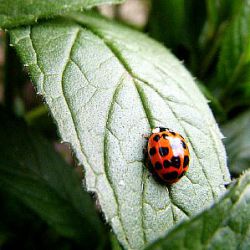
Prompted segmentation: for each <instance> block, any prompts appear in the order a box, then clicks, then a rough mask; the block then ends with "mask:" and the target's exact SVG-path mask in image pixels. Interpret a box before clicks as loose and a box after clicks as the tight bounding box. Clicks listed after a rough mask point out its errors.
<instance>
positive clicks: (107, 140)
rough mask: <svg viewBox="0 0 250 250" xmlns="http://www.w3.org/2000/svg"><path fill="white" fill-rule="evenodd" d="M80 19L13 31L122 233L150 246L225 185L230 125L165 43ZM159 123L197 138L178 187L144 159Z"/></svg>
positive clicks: (127, 241)
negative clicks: (225, 138)
mask: <svg viewBox="0 0 250 250" xmlns="http://www.w3.org/2000/svg"><path fill="white" fill-rule="evenodd" d="M71 19H72V21H67V20H65V21H63V20H62V19H60V20H57V21H52V22H46V23H42V24H40V25H36V26H34V27H23V28H20V29H15V30H13V31H12V32H11V40H12V43H13V44H14V46H15V47H16V49H17V51H18V53H19V55H20V57H21V59H22V61H23V63H24V64H25V65H27V67H28V70H29V73H30V75H31V77H32V79H33V82H34V84H35V86H36V88H37V90H38V93H39V94H41V95H43V97H44V98H45V101H46V102H47V104H48V106H49V109H50V110H51V112H52V114H53V117H54V118H55V120H56V122H57V125H58V128H59V132H60V134H61V136H62V139H63V140H64V141H66V142H69V143H70V144H71V145H72V147H73V150H74V151H75V153H76V155H77V157H78V159H79V161H80V163H82V164H83V166H84V168H85V173H86V184H87V188H88V190H90V191H93V192H96V193H97V195H98V199H99V202H100V205H101V208H102V211H103V212H104V214H105V216H106V219H107V221H108V222H109V223H110V224H111V226H112V228H113V230H114V232H115V233H116V235H117V237H118V239H119V241H120V242H121V243H122V244H123V246H125V247H126V248H131V249H138V248H142V247H144V246H145V245H146V244H148V243H150V242H152V241H153V240H155V239H156V238H158V237H159V236H161V235H163V234H165V232H166V231H167V230H168V229H170V228H172V227H173V226H174V225H175V224H176V223H178V222H179V221H181V220H182V219H187V218H189V217H190V216H192V215H194V214H196V213H198V212H199V211H201V210H203V209H204V208H205V207H208V206H210V205H211V203H213V202H214V201H215V200H217V199H218V198H219V197H220V196H221V195H222V194H223V193H224V192H225V187H224V184H225V183H227V182H228V181H230V178H229V173H228V169H227V167H226V162H225V151H224V147H223V145H222V143H221V139H220V137H221V134H220V131H219V129H218V127H217V124H216V123H215V120H214V118H213V116H212V113H211V111H210V109H209V107H208V105H207V103H206V100H205V98H204V97H203V96H202V94H201V93H200V92H199V89H198V88H197V86H196V84H195V83H194V81H193V78H192V77H191V76H190V74H189V73H188V72H187V71H186V70H185V69H184V67H183V66H182V65H181V63H180V62H179V61H178V60H176V58H175V57H173V55H172V54H171V53H169V52H168V51H167V50H166V49H165V48H164V47H162V46H161V45H159V44H158V43H156V42H155V41H153V40H151V39H149V38H148V37H147V36H145V35H143V34H140V33H139V32H136V31H133V30H132V29H130V28H127V27H125V26H122V25H118V24H115V23H112V22H109V21H107V20H105V19H103V18H101V17H99V16H95V15H94V16H93V15H91V14H85V15H82V14H79V15H72V16H71ZM73 20H75V22H74V21H73ZM154 126H166V127H170V128H172V129H174V130H176V131H178V132H180V133H181V134H182V135H183V136H185V137H186V138H187V140H188V143H189V144H190V151H191V165H190V170H189V172H188V174H187V176H186V177H183V178H182V179H181V180H180V181H179V182H178V183H177V184H176V185H172V186H171V187H170V188H167V187H166V186H163V185H160V184H159V183H157V182H156V181H155V180H154V179H153V178H152V176H151V175H150V174H149V172H148V171H147V170H146V168H145V166H144V164H143V162H144V155H143V147H144V146H145V139H144V138H143V136H142V135H143V134H147V133H149V132H150V128H152V127H154ZM214 173H216V174H214Z"/></svg>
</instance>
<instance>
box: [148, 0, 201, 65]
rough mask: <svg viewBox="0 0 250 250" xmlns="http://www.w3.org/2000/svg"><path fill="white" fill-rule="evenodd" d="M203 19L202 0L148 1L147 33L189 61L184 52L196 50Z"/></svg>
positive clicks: (189, 62) (188, 62)
mask: <svg viewBox="0 0 250 250" xmlns="http://www.w3.org/2000/svg"><path fill="white" fill-rule="evenodd" d="M204 22H205V4H204V1H199V0H198V1H197V0H189V1H186V0H168V1H166V0H158V1H152V10H151V15H150V18H149V24H148V28H149V34H150V35H151V36H152V37H154V38H155V39H157V40H159V41H161V42H163V43H164V44H165V45H166V46H167V47H169V48H171V49H172V50H173V52H174V53H175V54H176V55H177V56H180V58H181V59H182V60H183V59H185V63H186V64H192V63H194V62H191V61H190V60H194V58H193V59H189V55H187V53H189V52H191V51H192V52H191V56H195V54H196V53H197V52H198V51H197V50H198V36H199V34H200V32H201V29H202V27H203V24H204Z"/></svg>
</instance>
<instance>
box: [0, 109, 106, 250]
mask: <svg viewBox="0 0 250 250" xmlns="http://www.w3.org/2000/svg"><path fill="white" fill-rule="evenodd" d="M0 120H1V123H0V141H1V144H0V155H1V157H0V187H1V189H4V190H5V191H6V192H11V193H12V194H13V195H15V196H16V197H17V198H18V199H20V200H21V201H22V202H23V203H24V204H25V205H27V206H28V207H30V208H31V209H32V210H33V211H34V212H36V213H37V214H38V215H39V216H40V217H41V218H42V219H43V220H45V221H46V222H47V223H48V224H49V225H50V226H52V227H53V228H54V229H55V230H56V231H57V232H59V233H60V234H61V235H63V236H66V237H69V238H73V239H74V240H76V241H77V242H79V243H80V244H82V245H83V246H86V247H87V248H92V249H93V247H95V246H97V244H98V243H102V240H103V228H102V224H101V222H100V221H99V219H98V217H97V214H96V211H95V208H94V207H93V205H92V201H91V199H90V197H89V195H88V194H87V193H86V192H84V191H83V188H82V185H81V180H80V178H79V177H78V175H77V174H76V172H75V171H74V169H73V168H72V167H71V166H68V165H67V164H66V163H65V162H64V161H63V160H62V158H61V157H60V156H59V155H58V154H56V153H55V151H54V150H53V148H52V146H51V145H50V144H49V143H48V142H47V141H46V140H45V139H44V138H42V137H41V136H40V135H39V134H37V133H34V132H31V131H30V130H29V129H28V128H27V127H26V126H25V124H24V123H23V122H21V121H18V120H16V119H13V118H12V117H10V116H9V115H7V114H6V113H5V112H4V111H3V110H2V109H1V110H0Z"/></svg>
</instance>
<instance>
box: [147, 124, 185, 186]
mask: <svg viewBox="0 0 250 250" xmlns="http://www.w3.org/2000/svg"><path fill="white" fill-rule="evenodd" d="M146 153H147V166H148V167H149V168H150V170H151V171H152V172H153V173H154V174H156V175H157V177H159V178H160V179H161V180H162V181H164V182H165V183H167V184H172V183H175V182H177V181H179V180H180V178H181V177H182V176H183V175H184V174H185V173H186V172H187V170H188V166H189V157H190V155H189V149H188V146H187V143H186V141H185V139H184V138H183V137H182V136H181V135H180V134H179V133H176V132H174V131H172V130H170V129H168V128H163V127H156V128H154V129H153V130H152V134H151V135H150V137H149V138H148V144H147V152H146Z"/></svg>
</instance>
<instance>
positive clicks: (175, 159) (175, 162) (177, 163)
mask: <svg viewBox="0 0 250 250" xmlns="http://www.w3.org/2000/svg"><path fill="white" fill-rule="evenodd" d="M171 163H172V166H173V167H175V168H179V167H180V165H181V160H180V157H179V156H173V157H172V158H171Z"/></svg>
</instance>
